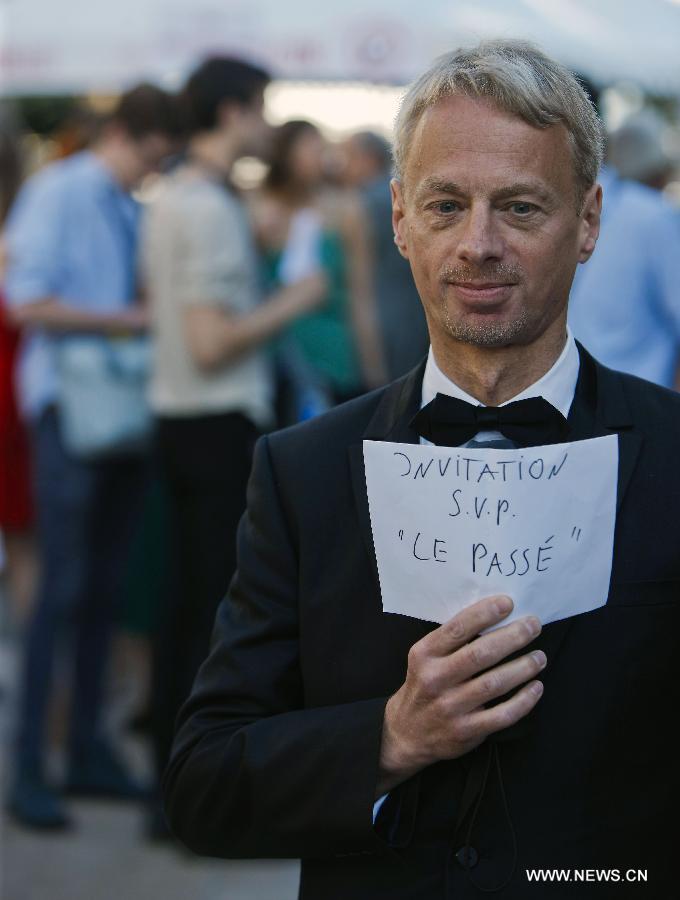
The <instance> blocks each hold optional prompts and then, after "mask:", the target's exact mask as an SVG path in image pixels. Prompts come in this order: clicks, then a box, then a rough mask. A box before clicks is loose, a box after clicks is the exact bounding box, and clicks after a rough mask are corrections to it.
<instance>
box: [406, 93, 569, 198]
mask: <svg viewBox="0 0 680 900" xmlns="http://www.w3.org/2000/svg"><path fill="white" fill-rule="evenodd" d="M437 179H438V180H441V181H451V182H455V183H460V184H468V185H470V187H471V188H472V187H473V186H475V185H477V184H483V185H485V184H487V183H493V184H494V187H495V189H501V188H502V187H503V182H504V181H505V180H506V179H511V180H512V182H518V181H520V182H527V183H529V182H534V183H536V184H539V183H543V184H544V186H545V188H546V189H548V190H558V191H560V190H565V191H569V192H570V193H572V192H573V190H574V187H575V180H576V172H575V168H574V159H573V154H572V150H571V144H570V141H569V135H568V132H567V130H566V128H565V127H564V126H563V125H562V124H556V125H551V126H548V127H537V126H534V125H531V124H529V123H528V122H526V121H524V119H522V118H520V117H519V116H517V115H514V114H512V113H509V112H506V111H505V110H502V109H500V108H499V107H497V106H496V105H495V104H494V103H493V102H491V101H490V100H487V99H484V98H470V97H467V96H465V95H454V96H451V97H446V98H444V99H442V100H440V101H438V102H437V103H435V104H433V105H432V106H430V107H428V108H427V109H425V110H424V112H423V114H422V115H421V117H420V119H419V120H418V122H417V123H416V125H415V127H414V129H413V133H412V136H411V141H410V146H409V150H408V154H407V157H406V160H405V165H404V172H403V177H402V181H403V187H404V189H405V190H407V191H408V193H409V194H411V193H413V191H414V190H415V191H417V190H419V188H420V186H421V185H423V184H424V183H426V182H431V181H433V180H434V181H436V180H437Z"/></svg>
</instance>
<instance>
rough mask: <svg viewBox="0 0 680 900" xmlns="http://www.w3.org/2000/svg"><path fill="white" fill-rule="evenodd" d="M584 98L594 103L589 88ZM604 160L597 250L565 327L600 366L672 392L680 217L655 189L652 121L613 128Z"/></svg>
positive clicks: (656, 148)
mask: <svg viewBox="0 0 680 900" xmlns="http://www.w3.org/2000/svg"><path fill="white" fill-rule="evenodd" d="M590 94H591V99H593V100H594V101H595V102H596V101H597V94H596V92H595V91H594V89H593V88H592V87H590ZM607 156H608V165H606V166H603V167H602V170H601V173H600V182H601V184H602V189H603V192H604V202H603V208H602V224H601V231H600V239H599V243H598V249H597V253H595V254H594V255H593V256H592V258H591V259H590V260H589V261H588V264H587V265H585V266H580V267H579V269H578V271H577V272H576V276H575V278H574V283H573V285H572V289H571V301H570V306H569V323H570V325H571V327H572V329H573V331H574V335H575V336H576V337H577V338H578V339H579V340H580V341H582V342H583V344H584V345H585V346H586V347H587V348H588V349H589V350H590V351H591V352H592V353H593V354H594V355H595V356H596V357H597V358H598V359H599V360H600V361H601V362H603V363H604V364H605V365H607V366H610V367H611V368H613V369H620V370H621V371H623V372H628V373H630V374H631V375H637V376H639V377H640V378H646V379H648V380H649V381H653V382H655V383H656V384H660V385H663V386H664V387H674V386H675V385H676V383H677V379H678V367H679V365H680V213H678V211H677V210H676V209H675V208H674V207H673V206H672V205H671V204H670V203H669V202H668V201H667V200H666V199H665V198H664V197H663V196H662V194H661V193H660V191H659V190H657V189H656V187H657V186H658V187H661V186H663V184H664V183H665V179H666V177H667V174H668V172H669V159H668V157H667V156H666V154H665V152H664V150H663V147H662V145H661V123H660V121H659V119H658V117H654V116H651V115H650V116H644V117H643V118H642V119H640V118H636V119H635V120H634V121H632V122H630V123H629V124H628V125H623V126H622V127H621V128H620V129H618V130H617V131H615V132H614V133H613V134H612V135H610V136H609V141H608V151H607ZM619 167H620V170H619ZM634 177H635V178H637V179H639V181H644V182H646V184H641V183H639V181H638V180H636V181H634V180H631V179H632V178H634Z"/></svg>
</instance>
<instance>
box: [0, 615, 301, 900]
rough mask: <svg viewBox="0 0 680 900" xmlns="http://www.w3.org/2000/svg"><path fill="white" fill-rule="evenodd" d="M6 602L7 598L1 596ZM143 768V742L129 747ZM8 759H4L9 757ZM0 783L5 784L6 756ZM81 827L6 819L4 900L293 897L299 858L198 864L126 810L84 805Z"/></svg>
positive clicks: (0, 678)
mask: <svg viewBox="0 0 680 900" xmlns="http://www.w3.org/2000/svg"><path fill="white" fill-rule="evenodd" d="M0 603H2V599H1V598H0ZM16 657H17V654H16V648H15V644H14V641H13V640H12V638H11V636H10V635H8V634H7V632H6V631H5V633H4V635H3V634H1V633H0V692H1V694H0V740H1V741H2V745H3V746H4V747H5V748H6V746H7V736H8V733H9V731H10V719H11V709H12V700H13V694H14V683H15V680H16V678H15V671H16ZM126 750H127V751H128V755H129V757H130V760H131V762H132V763H133V764H134V765H135V766H136V767H137V768H138V770H143V769H144V768H145V765H146V762H145V756H146V753H145V748H144V745H143V744H141V743H140V742H136V743H134V742H133V743H131V744H130V745H129V746H127V747H126ZM2 756H4V757H5V758H4V759H3V758H2ZM2 756H0V782H1V783H2V785H4V784H5V781H6V772H5V771H3V770H4V769H6V765H2V763H3V762H4V763H6V753H5V754H2ZM71 810H72V813H73V816H74V819H75V821H76V826H77V827H76V829H75V830H74V831H73V832H70V833H64V834H61V835H40V834H35V833H33V832H29V831H26V830H25V829H22V828H20V827H18V826H16V825H15V824H14V823H12V822H11V821H8V820H4V821H2V822H1V824H0V898H2V900H294V898H296V897H297V885H298V877H299V876H298V873H299V867H298V864H297V862H294V861H284V862H281V861H268V860H264V861H257V862H250V861H246V862H226V861H221V860H205V859H199V858H198V857H195V856H193V855H191V854H189V853H188V852H185V851H181V850H178V849H176V848H174V847H172V846H168V845H152V844H149V843H148V842H147V841H145V840H144V839H143V837H142V815H141V811H140V810H139V809H138V808H135V807H130V806H127V805H118V804H110V803H109V804H106V803H93V802H91V801H89V802H85V801H81V802H79V803H77V804H76V803H74V804H73V805H72V807H71Z"/></svg>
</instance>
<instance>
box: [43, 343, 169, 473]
mask: <svg viewBox="0 0 680 900" xmlns="http://www.w3.org/2000/svg"><path fill="white" fill-rule="evenodd" d="M150 352H151V351H150V345H149V340H148V338H146V337H142V336H135V337H121V338H111V337H104V336H101V335H78V336H72V335H69V336H68V337H64V338H62V339H61V340H60V341H59V342H58V344H57V359H56V363H57V375H58V389H57V408H58V414H59V425H60V430H61V435H62V439H63V441H64V445H65V447H66V449H67V450H68V451H69V452H70V453H72V454H73V455H74V456H77V457H80V458H83V459H88V460H98V459H107V458H110V457H116V456H123V455H139V454H142V453H144V452H145V451H146V450H147V449H148V447H149V444H150V440H151V432H152V426H153V419H152V415H151V410H150V408H149V405H148V401H147V396H146V392H147V381H148V376H149V370H150Z"/></svg>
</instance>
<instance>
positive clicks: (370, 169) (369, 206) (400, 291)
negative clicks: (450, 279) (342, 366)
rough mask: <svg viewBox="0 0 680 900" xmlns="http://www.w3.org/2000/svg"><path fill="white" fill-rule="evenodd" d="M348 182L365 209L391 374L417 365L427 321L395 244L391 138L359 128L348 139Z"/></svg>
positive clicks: (394, 375) (424, 348) (423, 348)
mask: <svg viewBox="0 0 680 900" xmlns="http://www.w3.org/2000/svg"><path fill="white" fill-rule="evenodd" d="M344 149H345V169H344V175H345V180H346V183H348V184H349V185H351V186H352V187H354V188H358V189H359V192H360V198H361V202H362V203H363V206H364V208H365V211H366V214H367V216H366V218H367V225H368V230H369V247H370V255H371V269H372V279H373V293H374V296H375V299H376V304H377V313H378V324H379V332H380V339H381V344H382V348H383V354H384V358H385V363H386V367H387V378H388V380H389V381H392V380H393V379H394V378H398V377H399V376H400V375H404V374H405V373H406V372H408V370H409V369H412V368H413V366H415V365H416V363H418V362H419V360H420V359H422V357H423V356H424V355H425V354H426V353H427V345H428V338H427V325H426V323H425V316H424V315H423V308H422V305H421V303H420V298H419V297H418V292H417V290H416V286H415V284H414V283H413V276H412V275H411V270H410V268H409V265H408V263H407V262H406V260H405V259H403V258H402V256H401V254H400V253H399V251H398V250H397V248H396V246H395V244H394V234H393V231H392V201H391V197H390V179H391V176H392V153H391V150H390V145H389V142H388V141H386V140H385V138H383V137H382V136H381V135H379V134H375V133H374V132H372V131H360V132H357V133H356V134H353V135H352V136H351V137H350V138H348V140H347V141H346V142H345V148H344Z"/></svg>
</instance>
